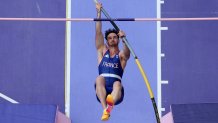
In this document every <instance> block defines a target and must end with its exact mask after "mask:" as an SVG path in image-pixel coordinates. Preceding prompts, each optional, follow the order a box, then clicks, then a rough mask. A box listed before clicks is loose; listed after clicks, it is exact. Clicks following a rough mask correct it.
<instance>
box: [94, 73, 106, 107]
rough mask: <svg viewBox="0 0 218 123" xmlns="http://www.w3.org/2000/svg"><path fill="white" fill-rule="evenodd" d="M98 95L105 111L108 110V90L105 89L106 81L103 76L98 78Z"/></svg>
mask: <svg viewBox="0 0 218 123" xmlns="http://www.w3.org/2000/svg"><path fill="white" fill-rule="evenodd" d="M96 94H97V96H98V99H99V100H100V102H101V104H102V107H103V109H105V108H106V106H107V105H106V100H105V98H106V89H105V79H104V77H102V76H98V77H97V78H96Z"/></svg>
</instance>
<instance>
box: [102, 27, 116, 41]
mask: <svg viewBox="0 0 218 123" xmlns="http://www.w3.org/2000/svg"><path fill="white" fill-rule="evenodd" d="M110 33H115V34H117V37H119V36H118V31H117V30H115V29H108V30H106V31H105V36H104V37H105V39H106V40H107V36H108V35H109V34H110Z"/></svg>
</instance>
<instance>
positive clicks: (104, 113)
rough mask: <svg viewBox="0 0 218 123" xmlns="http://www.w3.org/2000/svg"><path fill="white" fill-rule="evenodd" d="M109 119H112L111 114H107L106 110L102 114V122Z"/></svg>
mask: <svg viewBox="0 0 218 123" xmlns="http://www.w3.org/2000/svg"><path fill="white" fill-rule="evenodd" d="M109 118H110V113H109V112H107V110H106V109H104V111H103V114H102V117H101V120H102V121H106V120H108V119H109Z"/></svg>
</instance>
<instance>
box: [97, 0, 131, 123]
mask: <svg viewBox="0 0 218 123" xmlns="http://www.w3.org/2000/svg"><path fill="white" fill-rule="evenodd" d="M101 7H102V4H101V3H97V4H96V9H97V18H99V19H100V18H101ZM101 29H102V23H101V21H97V22H96V35H95V36H96V37H95V45H96V49H97V58H98V70H99V76H98V77H97V78H96V83H95V90H96V95H97V99H98V101H99V102H100V103H101V104H102V106H103V109H104V111H103V115H102V117H101V120H103V121H105V120H108V119H109V117H110V112H111V110H112V108H113V106H114V105H117V104H119V103H121V102H122V100H123V97H124V89H123V86H122V83H121V79H122V75H123V71H124V68H125V66H126V64H127V60H128V59H129V57H130V51H129V49H128V47H127V46H126V44H125V43H123V49H122V50H121V51H120V50H119V46H118V44H119V37H120V38H122V37H124V36H125V33H124V32H123V31H119V32H117V31H116V30H115V29H108V30H106V32H105V39H106V43H104V37H103V34H102V30H101Z"/></svg>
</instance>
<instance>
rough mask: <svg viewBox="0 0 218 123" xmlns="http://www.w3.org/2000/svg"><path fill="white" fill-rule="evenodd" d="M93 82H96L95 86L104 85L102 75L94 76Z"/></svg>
mask: <svg viewBox="0 0 218 123" xmlns="http://www.w3.org/2000/svg"><path fill="white" fill-rule="evenodd" d="M95 83H96V86H105V80H104V77H102V76H98V77H97V78H96V81H95Z"/></svg>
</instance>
